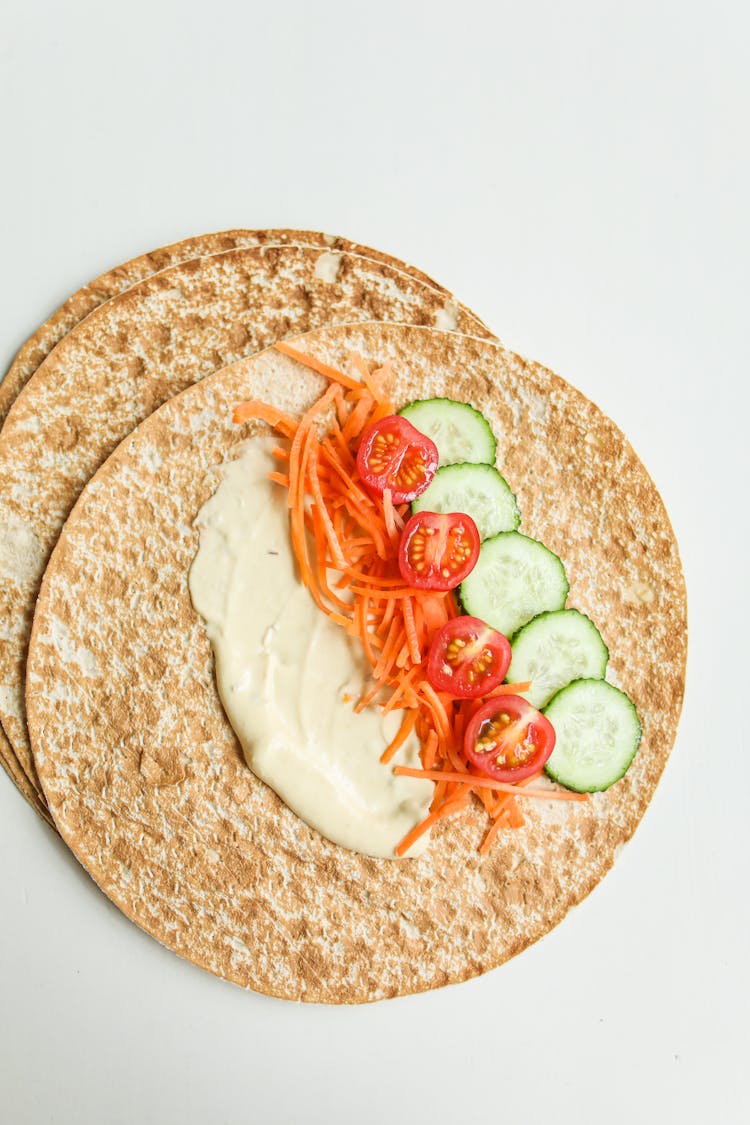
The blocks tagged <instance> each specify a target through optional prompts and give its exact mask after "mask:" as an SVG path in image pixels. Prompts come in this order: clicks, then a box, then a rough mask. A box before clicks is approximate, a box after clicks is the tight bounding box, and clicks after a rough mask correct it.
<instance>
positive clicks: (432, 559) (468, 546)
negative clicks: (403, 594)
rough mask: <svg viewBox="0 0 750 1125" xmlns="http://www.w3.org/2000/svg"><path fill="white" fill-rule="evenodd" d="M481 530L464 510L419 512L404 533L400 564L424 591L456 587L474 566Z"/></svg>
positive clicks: (412, 583) (407, 579) (408, 578)
mask: <svg viewBox="0 0 750 1125" xmlns="http://www.w3.org/2000/svg"><path fill="white" fill-rule="evenodd" d="M478 556H479V532H478V531H477V525H476V524H475V523H474V520H473V519H472V518H471V516H467V515H465V514H464V513H463V512H446V513H441V512H417V514H416V515H415V516H412V517H411V519H410V520H408V522H407V524H406V527H405V528H404V530H403V532H402V533H401V543H400V544H399V549H398V567H399V570H400V571H401V574H402V576H403V578H404V581H405V582H408V583H409V585H410V586H416V587H417V588H418V589H420V590H452V589H453V588H454V587H455V586H458V584H459V582H463V580H464V578H465V577H466V575H467V574H469V573H470V572H471V571H472V570H473V569H474V564H475V563H476V561H477V557H478Z"/></svg>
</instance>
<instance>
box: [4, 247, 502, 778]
mask: <svg viewBox="0 0 750 1125" xmlns="http://www.w3.org/2000/svg"><path fill="white" fill-rule="evenodd" d="M332 264H333V265H334V266H335V269H333V270H332V269H331V266H332ZM373 318H375V319H387V320H395V321H403V322H406V323H412V324H436V323H437V324H440V323H442V322H443V321H444V320H445V319H446V318H448V319H450V321H451V323H453V324H455V326H456V327H458V328H459V329H460V330H463V331H470V332H474V333H479V334H480V335H483V334H486V332H487V330H486V329H485V328H484V327H483V325H482V324H481V322H479V321H477V319H476V318H475V317H474V316H472V314H471V313H469V312H468V311H466V310H465V309H463V308H462V307H460V306H457V305H456V304H455V302H454V301H453V299H452V298H451V297H449V296H448V295H447V294H446V292H445V291H444V290H435V289H433V288H431V287H430V286H428V285H426V284H425V283H424V282H423V281H421V280H418V279H417V278H415V277H412V276H410V275H408V274H405V273H402V272H401V271H399V270H397V269H395V268H393V267H392V266H390V265H387V264H386V263H384V262H379V261H375V260H373V259H372V258H363V257H360V256H358V255H355V254H350V253H346V252H341V253H339V254H338V255H337V257H336V258H335V260H334V261H333V263H332V258H331V251H330V250H328V249H325V250H323V249H321V248H320V247H316V248H310V247H299V246H297V247H295V246H268V247H262V248H255V249H247V250H230V251H227V252H225V253H222V254H215V255H213V256H210V257H206V258H201V259H197V260H194V261H190V262H185V263H182V264H180V265H178V266H174V267H172V268H170V269H168V270H163V271H162V272H160V273H158V274H155V275H154V276H153V277H151V278H150V279H148V280H146V281H143V282H141V283H140V284H138V285H137V286H134V287H133V288H131V289H128V290H127V291H126V292H125V293H122V294H120V295H119V296H116V297H113V298H112V299H111V300H109V301H107V302H106V303H105V304H103V305H102V306H101V307H100V308H98V309H95V310H94V311H93V312H92V313H91V314H90V315H89V316H87V317H86V318H85V319H84V320H83V321H82V322H81V323H80V324H79V325H78V326H77V327H76V328H74V329H72V330H71V331H70V332H69V333H68V334H67V335H66V336H65V337H64V338H63V339H62V340H61V341H60V343H59V344H58V345H57V346H56V347H55V348H54V349H53V351H52V352H51V353H50V355H49V356H48V358H47V359H46V360H45V361H44V362H43V363H42V364H41V366H40V367H39V368H38V370H37V371H36V373H35V374H34V375H33V376H32V377H31V378H30V380H29V381H28V383H27V384H26V386H25V388H24V389H23V390H22V391H21V393H20V394H19V396H18V398H17V399H16V401H15V403H14V405H13V407H12V409H11V410H10V412H9V414H8V417H7V418H6V420H5V424H4V426H3V428H2V431H0V622H2V625H0V639H1V640H2V642H3V643H2V644H0V722H2V725H3V728H4V731H5V734H6V735H7V737H8V740H9V742H10V744H11V746H12V749H13V751H14V753H15V755H16V758H17V760H18V763H19V764H20V766H21V767H22V769H23V771H24V773H25V774H26V776H27V778H28V779H29V781H30V782H31V783H32V785H33V786H34V787H35V788H36V790H37V793H38V795H39V796H40V798H41V789H40V787H39V783H38V779H37V778H36V774H35V770H34V765H33V760H32V756H31V750H30V747H29V740H28V734H27V731H26V721H25V715H24V708H23V692H24V675H25V662H26V649H27V645H28V638H29V633H30V630H31V620H32V615H33V611H34V601H35V598H36V594H37V591H38V589H39V583H40V581H41V577H42V573H43V570H44V566H45V564H46V561H47V558H48V557H49V553H50V551H51V549H52V547H53V546H54V543H55V540H56V538H57V535H58V534H59V531H60V528H61V527H62V524H63V522H64V520H65V518H66V516H67V514H68V512H69V511H70V509H71V507H72V506H73V504H74V502H75V500H76V498H77V496H78V495H79V493H80V491H81V489H82V487H83V485H84V484H85V483H86V481H87V480H88V479H89V477H90V476H91V475H92V473H93V472H94V471H95V470H96V469H97V468H98V466H99V465H100V464H101V463H102V461H104V460H105V458H106V457H107V456H108V455H109V454H110V453H111V451H112V450H113V449H114V448H115V446H116V445H117V443H118V442H119V441H121V440H122V438H123V437H125V436H126V434H128V433H130V431H131V430H132V429H133V428H134V427H135V426H136V425H137V424H138V423H139V422H140V421H142V420H143V418H145V417H146V416H147V415H148V414H150V413H151V412H152V411H153V410H155V409H156V408H157V407H158V406H160V405H161V404H162V403H163V402H164V401H165V400H166V399H168V398H170V397H171V396H172V395H174V394H176V393H177V392H179V391H181V390H183V389H184V388H185V387H187V386H190V385H191V384H192V383H194V382H196V381H197V380H199V379H201V378H203V377H204V376H205V375H207V374H210V373H211V372H214V371H216V370H218V369H219V368H221V367H224V366H226V365H227V364H228V363H231V362H233V361H235V360H237V359H239V358H240V357H242V356H246V355H251V354H252V353H254V352H256V351H258V350H259V349H260V348H263V347H267V346H269V345H270V344H272V343H273V342H274V341H276V340H278V339H280V338H282V337H284V336H289V335H295V334H298V333H300V332H304V331H307V330H308V329H310V328H313V327H316V326H318V325H322V324H339V323H342V322H348V321H363V320H371V319H373Z"/></svg>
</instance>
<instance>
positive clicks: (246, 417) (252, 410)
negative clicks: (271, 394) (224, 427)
mask: <svg viewBox="0 0 750 1125" xmlns="http://www.w3.org/2000/svg"><path fill="white" fill-rule="evenodd" d="M252 418H257V419H258V421H260V422H267V423H268V425H269V426H273V428H274V429H275V430H279V431H280V432H281V433H282V434H284V435H285V436H286V437H292V435H293V434H294V433H295V432H296V429H297V422H296V421H295V419H294V418H292V417H291V415H289V414H285V413H284V411H283V410H277V409H276V407H275V406H269V405H268V403H266V402H256V401H255V400H254V399H250V400H248V401H247V402H241V403H240V404H239V406H235V408H234V413H233V414H232V421H233V422H234V423H235V424H238V423H240V422H249V421H250V420H251V419H252Z"/></svg>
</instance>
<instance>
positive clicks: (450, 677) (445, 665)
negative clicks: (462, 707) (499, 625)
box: [427, 617, 510, 699]
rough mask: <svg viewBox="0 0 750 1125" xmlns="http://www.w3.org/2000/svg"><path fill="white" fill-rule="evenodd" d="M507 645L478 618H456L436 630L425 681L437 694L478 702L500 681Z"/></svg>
mask: <svg viewBox="0 0 750 1125" xmlns="http://www.w3.org/2000/svg"><path fill="white" fill-rule="evenodd" d="M509 664H510V642H509V641H508V639H507V637H504V636H503V635H502V633H498V632H497V630H496V629H491V628H490V627H489V625H485V623H484V621H480V620H479V618H478V617H456V618H454V619H453V621H448V622H447V623H446V624H445V625H443V627H442V628H441V629H438V631H437V633H436V634H435V638H434V640H433V642H432V645H431V646H430V652H429V655H428V657H427V678H428V680H429V681H430V683H431V684H432V686H433V687H434V688H435V690H436V691H444V692H447V693H448V694H450V695H455V696H457V697H458V698H460V699H478V698H479V697H480V696H483V695H487V693H488V692H490V691H492V689H493V688H495V687H497V686H498V684H501V683H502V682H503V679H504V677H505V674H506V672H507V671H508V665H509Z"/></svg>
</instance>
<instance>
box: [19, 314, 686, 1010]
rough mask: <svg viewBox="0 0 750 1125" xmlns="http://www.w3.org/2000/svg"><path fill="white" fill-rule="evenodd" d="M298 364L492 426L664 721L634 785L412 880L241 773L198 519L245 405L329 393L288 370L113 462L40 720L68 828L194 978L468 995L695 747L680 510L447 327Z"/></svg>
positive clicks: (621, 670)
mask: <svg viewBox="0 0 750 1125" xmlns="http://www.w3.org/2000/svg"><path fill="white" fill-rule="evenodd" d="M299 346H300V347H302V348H303V349H304V350H306V351H309V352H312V353H313V354H315V355H317V356H318V357H319V358H321V359H323V360H324V361H326V362H328V363H333V364H335V365H337V366H344V367H346V365H347V357H348V355H349V353H350V352H351V351H352V350H355V349H356V350H358V351H360V352H361V353H363V354H364V355H365V356H366V357H368V358H369V359H370V360H371V361H373V362H374V361H377V362H378V363H380V362H383V361H385V360H390V361H391V362H392V364H393V367H394V371H395V373H396V379H395V382H394V386H393V394H394V396H395V398H396V401H397V402H398V403H402V402H404V401H408V400H409V399H411V398H414V397H416V396H419V397H425V396H434V395H445V394H449V395H451V396H453V397H457V398H460V399H465V400H466V401H468V402H471V403H473V404H474V405H475V406H477V407H478V408H480V409H481V410H482V411H483V412H484V413H485V414H486V415H487V417H488V420H489V421H490V423H491V425H492V427H493V429H494V431H495V433H496V435H497V436H498V467H499V469H500V470H501V472H502V473H503V474H504V475H505V476H506V477H507V479H508V480H509V482H510V484H511V486H512V487H513V488H514V490H515V491H516V492H517V495H518V501H519V506H520V509H521V513H522V517H523V522H522V529H523V530H524V531H525V532H526V533H527V534H530V535H532V536H535V537H537V538H540V539H542V540H543V541H544V542H545V544H547V546H549V547H550V548H551V549H552V550H553V551H555V552H556V553H558V554H559V555H560V556H561V558H562V559H563V562H564V563H565V565H566V568H567V573H568V577H569V579H570V587H571V589H570V599H569V604H572V605H575V606H577V607H579V608H580V609H582V610H584V611H585V612H586V613H588V614H590V616H591V617H592V619H593V620H594V621H595V622H597V624H598V625H599V626H600V627H601V630H602V633H603V635H604V639H605V641H606V642H607V644H608V645H609V649H610V654H611V659H610V666H609V672H608V678H610V679H611V680H612V681H613V682H615V683H616V684H618V685H619V686H621V687H623V688H624V689H625V690H627V691H628V693H629V694H630V695H631V696H632V698H633V700H634V702H635V704H636V706H637V708H638V711H639V713H640V716H641V719H642V721H643V730H644V737H643V743H642V746H641V749H640V751H639V753H638V754H637V756H636V758H635V761H634V763H633V765H632V767H631V769H630V770H629V771H628V773H627V774H626V776H625V778H624V779H623V780H622V781H620V782H618V783H617V784H616V785H615V786H613V787H612V788H611V789H610V790H609V791H608V792H606V793H603V794H597V795H595V796H593V797H592V799H591V800H590V801H588V802H587V803H584V804H574V805H570V804H563V803H559V804H554V803H553V802H537V801H528V802H526V804H525V805H524V813H525V814H526V816H527V823H526V825H525V826H524V827H523V828H522V829H519V830H517V831H508V832H506V833H505V834H504V835H503V836H501V837H500V838H499V839H498V841H497V843H496V846H495V848H494V849H493V851H492V852H491V853H490V854H489V855H488V856H486V857H484V858H482V857H480V856H478V854H477V852H476V846H477V844H478V843H479V841H480V839H481V837H482V834H483V831H484V829H483V826H482V824H481V823H476V824H472V823H471V819H470V818H469V817H467V816H465V815H464V816H461V817H460V818H457V819H456V820H455V821H454V822H451V823H443V824H442V825H441V826H439V827H438V828H437V830H436V831H435V832H434V837H433V840H432V842H431V845H430V848H429V850H428V851H427V853H426V854H425V855H424V856H422V857H420V858H419V859H416V860H409V861H405V862H404V863H400V864H399V863H394V862H392V861H388V860H375V859H370V858H367V857H364V856H360V855H355V854H354V853H352V852H348V851H345V850H344V849H342V848H339V847H337V846H336V845H334V844H331V843H329V842H327V841H326V840H324V839H323V838H322V837H321V836H319V835H318V834H317V833H316V832H314V831H312V830H311V829H309V828H308V827H307V826H306V825H305V824H304V823H303V822H302V821H300V820H299V819H298V818H297V817H296V816H295V815H294V814H293V813H291V812H290V811H289V810H288V809H287V808H286V807H285V806H284V805H283V804H282V803H281V802H280V801H279V800H278V798H277V797H276V796H275V795H274V794H273V793H272V792H271V791H270V790H269V789H268V788H266V787H265V786H264V785H263V784H262V783H260V782H259V781H257V780H256V779H255V778H254V776H253V775H252V774H251V773H250V772H249V771H248V769H247V767H246V766H245V764H244V760H243V758H242V754H241V751H240V749H239V747H238V745H237V742H236V740H235V738H234V736H233V733H232V731H231V728H230V727H229V725H228V723H227V721H226V719H225V717H224V714H223V712H222V709H221V706H220V704H219V700H218V696H217V693H216V689H215V684H214V679H213V672H212V662H211V652H210V648H209V644H208V641H207V639H206V635H205V631H204V629H203V627H202V626H201V624H200V622H199V621H198V619H197V617H196V615H195V613H194V611H193V609H192V605H191V602H190V597H189V593H188V586H187V574H188V569H189V566H190V563H191V561H192V558H193V556H194V554H195V551H196V549H197V545H198V535H197V533H196V531H195V530H194V529H193V527H192V522H193V520H194V518H195V516H196V514H197V512H198V511H199V509H200V507H201V505H202V504H203V502H204V501H205V499H206V498H207V496H208V495H209V494H210V492H211V491H212V490H213V488H214V487H215V486H216V483H217V479H216V473H215V471H213V472H212V469H214V468H215V466H216V465H217V464H219V463H220V462H221V461H222V460H224V459H226V458H227V457H231V456H232V455H233V454H234V453H235V451H236V447H237V445H238V443H239V442H240V441H241V440H242V439H243V438H244V437H246V436H247V434H248V432H249V431H248V430H247V429H245V428H243V427H235V426H233V425H232V424H231V421H230V419H231V412H232V408H233V406H234V405H235V404H236V403H237V401H239V400H241V399H243V398H245V397H255V398H262V399H265V400H267V401H270V402H273V403H275V404H276V405H277V406H279V407H280V408H282V409H284V410H290V411H299V410H300V409H302V408H304V407H305V406H306V405H309V404H310V403H311V402H312V401H314V399H315V398H316V397H317V395H318V394H319V393H320V388H321V381H320V380H318V379H317V378H316V377H314V376H312V375H311V374H310V373H309V372H308V371H307V370H306V369H302V368H300V367H299V366H298V365H296V364H294V363H293V362H292V361H291V360H289V359H287V358H286V357H283V356H281V355H280V354H279V353H277V352H275V351H273V350H272V351H268V352H264V353H263V354H261V355H260V356H257V357H255V358H253V359H250V360H245V361H242V362H241V363H239V364H236V365H235V366H234V367H231V368H228V369H226V370H225V371H222V372H219V373H218V374H216V375H213V376H211V377H209V378H208V379H206V380H204V381H203V382H202V383H201V384H199V385H198V386H196V387H193V388H192V389H190V390H188V391H186V392H185V393H184V394H182V395H180V396H178V397H177V398H175V399H173V400H172V401H170V402H169V403H167V404H166V405H165V406H164V407H162V409H161V410H159V411H158V412H157V413H156V414H155V415H153V416H152V417H151V418H150V419H149V420H148V421H147V422H145V423H144V424H143V425H142V426H141V427H139V429H138V430H137V431H136V432H135V433H134V434H133V435H131V437H129V438H128V439H127V440H126V441H125V442H123V444H122V445H121V446H120V447H119V448H118V449H117V450H116V452H115V453H114V454H113V456H112V457H111V458H110V459H109V461H107V463H106V464H105V465H104V466H103V467H102V469H100V471H99V472H98V473H97V474H96V476H95V477H94V478H93V480H92V481H91V482H90V484H89V485H88V486H87V488H86V489H85V491H84V493H83V495H82V497H81V499H80V500H79V502H78V504H77V505H76V508H75V510H74V512H73V513H72V515H71V517H70V518H69V520H68V522H67V524H66V525H65V528H64V530H63V532H62V535H61V536H60V539H59V542H58V544H57V547H56V549H55V551H54V553H53V555H52V559H51V560H50V564H49V566H48V569H47V572H46V575H45V579H44V583H43V586H42V590H41V594H40V598H39V605H38V609H37V613H36V618H35V622H34V635H33V638H32V643H31V649H30V657H29V670H28V698H27V702H28V716H29V727H30V731H31V737H32V740H33V746H34V753H35V756H36V760H37V763H38V766H39V770H40V776H41V780H42V783H43V785H44V788H45V792H46V794H47V797H48V800H49V804H50V809H51V810H52V812H53V815H54V817H55V820H56V822H57V825H58V828H59V830H60V832H61V833H62V835H63V837H64V838H65V840H66V841H67V842H68V844H69V845H70V847H71V848H72V849H73V851H74V852H75V854H76V855H77V856H78V858H79V859H80V861H81V862H82V863H83V864H84V866H86V867H87V868H88V870H89V872H90V873H91V874H92V875H93V877H94V878H95V879H96V881H97V882H98V883H99V885H100V886H101V887H102V888H103V890H104V891H105V892H106V893H107V894H108V895H109V896H110V897H111V898H112V899H113V901H114V902H116V903H117V905H118V906H120V908H121V909H122V910H123V911H124V912H125V913H126V914H127V915H128V916H129V917H131V918H132V919H133V920H134V921H136V922H137V923H138V924H139V925H140V926H142V927H143V928H144V929H145V930H147V931H148V932H149V933H151V934H153V935H154V936H155V937H157V938H158V939H159V940H160V941H162V942H164V944H166V945H168V946H169V947H170V948H172V949H174V950H176V951H177V952H178V953H181V954H182V955H183V956H185V957H188V958H190V959H191V960H193V961H194V962H195V963H196V964H198V965H201V966H202V967H204V968H207V969H210V970H211V971H213V972H215V973H218V974H220V975H222V976H224V977H227V978H228V979H230V980H233V981H236V982H237V983H239V984H242V985H245V986H249V987H252V988H255V989H259V990H261V991H263V992H267V993H270V994H273V995H276V996H283V997H287V998H291V999H304V1000H317V1001H324V1002H343V1001H365V1000H374V999H377V998H379V997H384V996H393V995H397V994H400V993H407V992H416V991H421V990H424V989H428V988H433V987H436V986H438V985H442V984H446V983H449V982H451V981H459V980H463V979H465V978H467V977H469V976H472V975H475V974H477V973H480V972H484V971H485V970H487V969H490V968H492V967H493V966H495V965H498V964H500V962H502V961H503V960H505V959H506V958H508V957H510V956H512V955H513V954H514V953H517V952H518V951H519V950H521V949H523V948H524V947H525V946H527V945H529V944H530V943H531V942H533V941H536V940H537V938H539V937H540V936H541V935H542V934H543V933H545V932H546V931H547V930H549V929H550V928H551V927H552V926H553V925H555V924H556V923H557V922H558V921H559V920H560V919H561V918H562V917H563V916H564V914H565V913H566V911H567V910H568V909H569V908H570V906H572V905H573V904H574V903H576V902H578V901H580V899H581V898H583V897H584V896H585V895H586V894H587V893H588V892H589V891H590V890H591V889H592V887H593V886H594V885H595V884H596V883H597V881H598V880H599V879H601V877H602V876H603V875H604V874H605V872H606V871H607V870H608V868H609V867H610V865H611V864H612V862H613V860H614V858H615V855H616V853H617V850H618V848H619V847H620V846H621V845H622V844H623V843H624V842H625V841H626V840H627V839H628V838H629V837H630V835H631V834H632V832H633V831H634V829H635V827H636V825H637V824H638V821H639V820H640V818H641V816H642V815H643V813H644V811H645V809H646V806H647V804H648V802H649V799H650V797H651V795H652V793H653V790H654V787H655V785H656V783H657V781H658V778H659V776H660V774H661V772H662V770H663V768H664V764H665V762H666V759H667V756H668V754H669V750H670V748H671V746H672V743H673V740H674V736H675V731H676V727H677V721H678V717H679V712H680V707H681V701H682V693H683V680H684V666H685V651H686V624H685V588H684V583H683V577H682V571H681V567H680V560H679V555H678V551H677V545H676V542H675V539H674V535H673V533H672V529H671V527H670V524H669V520H668V518H667V515H666V512H665V511H664V507H663V505H662V502H661V500H660V498H659V495H658V493H657V491H656V489H655V487H654V485H653V483H652V481H651V479H650V478H649V476H648V474H647V472H646V470H645V468H644V467H643V465H642V464H641V462H640V461H639V460H638V458H637V457H636V455H635V453H634V452H633V450H632V448H631V447H630V445H629V444H628V442H627V441H626V439H625V438H624V436H623V435H622V434H621V433H620V431H619V430H618V429H617V427H616V426H615V425H614V424H613V423H612V422H611V421H610V420H609V419H608V418H606V417H605V416H604V415H603V414H602V413H601V412H600V411H599V410H598V409H597V408H596V407H595V406H594V405H593V404H592V403H591V402H589V401H588V400H587V399H586V398H584V396H583V395H581V394H580V393H579V392H578V391H576V390H575V389H574V388H573V387H571V386H569V385H568V384H567V383H565V382H564V381H563V380H562V379H560V378H558V377H557V376H556V375H554V374H552V372H550V371H548V370H546V369H545V368H543V367H541V366H540V365H538V364H535V363H531V362H528V361H525V360H522V359H520V358H519V357H518V356H515V355H513V354H512V353H511V352H508V351H507V350H505V349H504V348H502V347H501V346H500V345H497V344H493V343H490V342H486V341H479V340H473V339H469V338H466V337H460V336H456V335H451V334H445V333H438V332H435V331H431V330H429V329H420V328H406V327H397V326H393V325H362V326H359V327H357V326H353V327H345V328H338V329H333V328H332V329H323V330H320V331H318V332H315V333H312V334H311V335H310V336H308V337H307V338H306V339H305V340H303V341H300V343H299Z"/></svg>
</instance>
